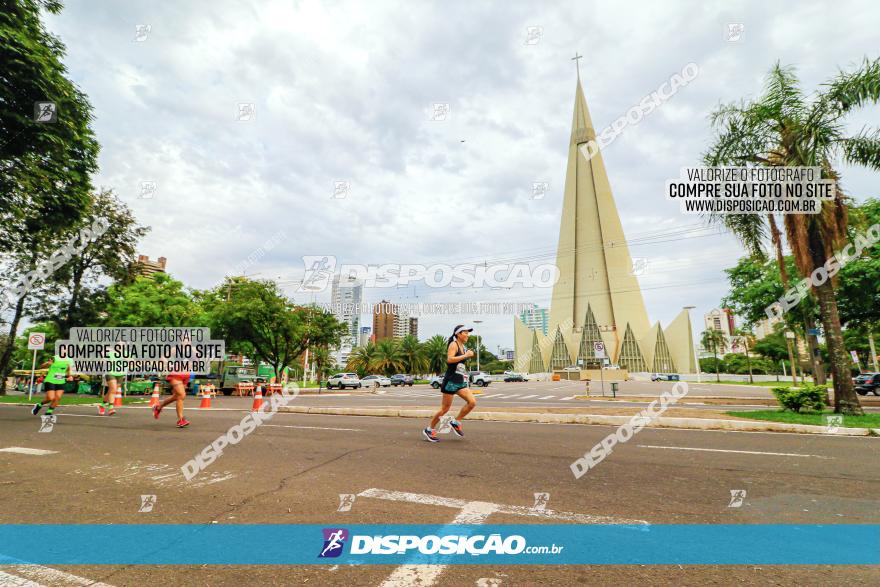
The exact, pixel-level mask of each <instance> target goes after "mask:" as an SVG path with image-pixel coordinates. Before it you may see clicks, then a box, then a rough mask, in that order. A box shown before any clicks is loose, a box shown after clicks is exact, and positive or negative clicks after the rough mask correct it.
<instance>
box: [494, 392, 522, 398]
mask: <svg viewBox="0 0 880 587" xmlns="http://www.w3.org/2000/svg"><path fill="white" fill-rule="evenodd" d="M513 397H519V394H518V393H515V394H513V395H502V396H499V397H498V399H510V398H513Z"/></svg>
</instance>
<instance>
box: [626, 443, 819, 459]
mask: <svg viewBox="0 0 880 587" xmlns="http://www.w3.org/2000/svg"><path fill="white" fill-rule="evenodd" d="M636 446H638V447H639V448H665V449H669V450H700V451H704V452H731V453H738V454H743V455H770V456H774V457H806V458H809V457H813V458H815V459H833V458H834V457H823V456H820V455H805V454H800V453H794V452H760V451H754V450H727V449H722V448H693V447H689V446H655V445H653V444H637V445H636Z"/></svg>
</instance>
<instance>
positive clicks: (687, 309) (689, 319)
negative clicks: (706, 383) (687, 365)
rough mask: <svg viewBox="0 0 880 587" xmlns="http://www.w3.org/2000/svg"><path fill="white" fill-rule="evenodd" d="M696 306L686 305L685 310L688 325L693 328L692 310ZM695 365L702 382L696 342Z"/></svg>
mask: <svg viewBox="0 0 880 587" xmlns="http://www.w3.org/2000/svg"><path fill="white" fill-rule="evenodd" d="M694 308H696V306H685V307H684V310H685V311H686V312H687V313H688V326H689V327H691V328H693V325H692V324H691V310H693V309H694ZM693 340H694V337H693V336H691V342H693ZM694 366H695V367H696V369H697V383H702V382H703V379H702V377H701V375H700V358H699V357H698V356H697V345H696V344H694Z"/></svg>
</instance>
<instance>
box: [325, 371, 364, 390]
mask: <svg viewBox="0 0 880 587" xmlns="http://www.w3.org/2000/svg"><path fill="white" fill-rule="evenodd" d="M334 387H336V388H338V389H345V388H346V387H350V388H352V389H357V388H359V387H361V380H360V378H359V377H358V374H357V373H337V374H336V375H334V376H333V377H331V378H330V379H328V380H327V389H333V388H334Z"/></svg>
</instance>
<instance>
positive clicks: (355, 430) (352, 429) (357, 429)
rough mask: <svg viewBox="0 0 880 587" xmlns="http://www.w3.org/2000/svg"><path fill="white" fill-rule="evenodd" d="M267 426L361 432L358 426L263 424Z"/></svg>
mask: <svg viewBox="0 0 880 587" xmlns="http://www.w3.org/2000/svg"><path fill="white" fill-rule="evenodd" d="M263 426H264V427H267V428H305V429H307V430H340V431H342V432H363V430H361V429H360V428H325V427H323V426H289V425H286V424H263Z"/></svg>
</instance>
